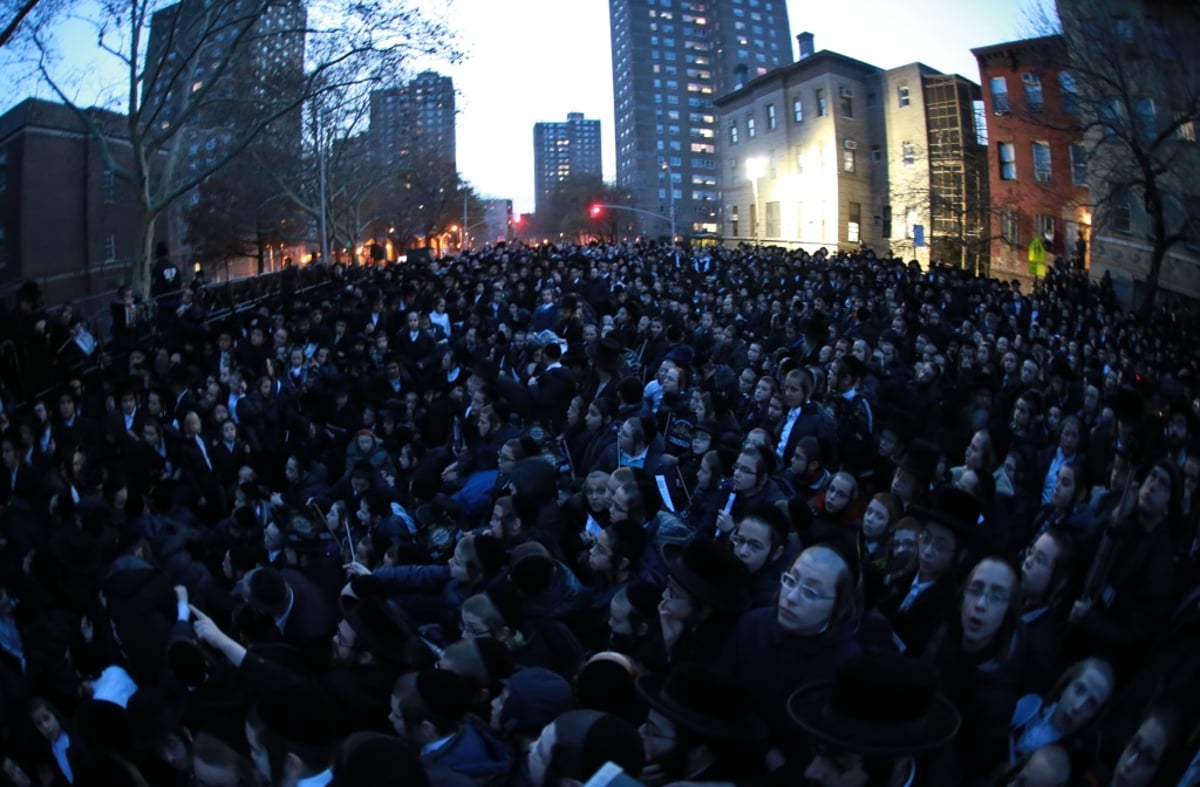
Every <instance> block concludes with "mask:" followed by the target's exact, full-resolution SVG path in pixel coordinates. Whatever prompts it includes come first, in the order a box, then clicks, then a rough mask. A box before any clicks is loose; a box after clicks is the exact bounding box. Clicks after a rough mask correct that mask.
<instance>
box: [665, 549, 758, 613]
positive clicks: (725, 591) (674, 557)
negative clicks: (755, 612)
mask: <svg viewBox="0 0 1200 787" xmlns="http://www.w3.org/2000/svg"><path fill="white" fill-rule="evenodd" d="M658 551H659V554H660V555H661V556H662V559H663V561H664V562H665V563H666V566H667V573H668V574H670V575H671V576H672V577H674V578H675V581H676V582H678V583H679V584H680V585H682V586H683V589H684V590H686V591H687V592H688V594H689V595H691V596H692V597H693V598H695V599H697V600H698V601H700V602H701V603H702V604H705V605H706V606H710V607H712V608H714V609H718V610H721V611H723V612H745V611H746V610H747V609H749V608H750V594H749V593H748V592H747V591H746V590H745V589H742V588H724V587H721V586H719V585H715V584H713V583H712V582H709V581H708V580H707V579H705V578H704V577H702V576H700V575H699V574H697V573H696V572H695V571H692V569H691V568H690V567H689V566H688V565H687V564H686V563H684V562H683V546H682V545H679V544H663V545H662V546H661V547H659V550H658Z"/></svg>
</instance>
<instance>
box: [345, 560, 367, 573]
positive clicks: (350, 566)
mask: <svg viewBox="0 0 1200 787" xmlns="http://www.w3.org/2000/svg"><path fill="white" fill-rule="evenodd" d="M342 568H344V569H345V570H346V574H347V575H348V576H351V577H369V576H370V575H371V569H369V568H367V567H366V566H364V565H363V564H362V563H359V562H357V561H355V562H352V563H347V564H346V565H344V566H342Z"/></svg>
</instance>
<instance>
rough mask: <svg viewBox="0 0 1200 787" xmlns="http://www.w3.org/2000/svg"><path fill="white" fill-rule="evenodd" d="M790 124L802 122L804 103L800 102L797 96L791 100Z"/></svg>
mask: <svg viewBox="0 0 1200 787" xmlns="http://www.w3.org/2000/svg"><path fill="white" fill-rule="evenodd" d="M792 122H793V123H802V122H804V102H803V101H801V100H800V97H799V96H796V97H795V98H793V99H792Z"/></svg>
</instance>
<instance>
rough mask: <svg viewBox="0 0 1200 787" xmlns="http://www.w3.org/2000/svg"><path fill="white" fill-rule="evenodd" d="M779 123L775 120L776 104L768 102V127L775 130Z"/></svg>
mask: <svg viewBox="0 0 1200 787" xmlns="http://www.w3.org/2000/svg"><path fill="white" fill-rule="evenodd" d="M777 125H778V124H777V122H776V120H775V105H774V104H767V128H768V129H769V130H771V131H774V130H775V128H776V126H777Z"/></svg>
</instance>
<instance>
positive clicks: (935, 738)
mask: <svg viewBox="0 0 1200 787" xmlns="http://www.w3.org/2000/svg"><path fill="white" fill-rule="evenodd" d="M937 686H938V675H937V671H936V670H935V669H934V668H933V666H932V665H930V664H929V663H927V662H924V661H919V660H917V659H912V658H908V657H906V656H900V655H896V654H881V655H870V656H858V657H856V658H853V659H849V660H847V661H845V662H843V663H842V665H841V666H839V667H838V670H837V673H836V675H835V676H834V679H833V681H832V682H828V683H820V684H814V685H810V686H805V687H803V688H801V689H798V690H796V691H795V692H793V693H792V696H791V697H789V698H788V702H787V709H788V715H789V716H791V717H792V721H794V722H795V723H796V724H797V725H798V726H799V727H800V728H801V729H802V730H804V732H806V733H807V734H808V735H811V736H812V737H813V738H816V739H817V740H819V741H822V742H824V743H826V744H828V745H830V746H833V747H835V748H838V749H842V750H844V751H849V752H854V753H857V754H866V755H876V756H884V757H888V756H891V757H899V756H904V755H910V754H922V753H925V752H931V751H935V750H937V749H939V748H941V747H942V746H944V745H946V744H947V743H949V742H950V741H951V740H953V739H954V736H955V735H956V734H957V733H958V728H959V724H960V723H961V720H962V717H961V715H960V714H959V712H958V709H957V708H955V707H954V705H953V704H952V703H951V702H950V701H949V700H948V699H946V697H945V696H944V695H942V694H941V693H939V692H938V690H937Z"/></svg>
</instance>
